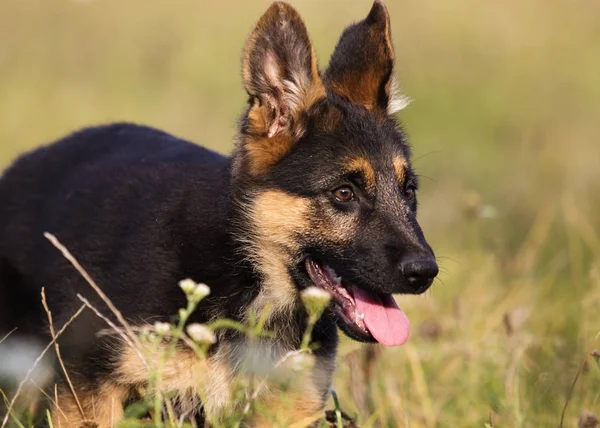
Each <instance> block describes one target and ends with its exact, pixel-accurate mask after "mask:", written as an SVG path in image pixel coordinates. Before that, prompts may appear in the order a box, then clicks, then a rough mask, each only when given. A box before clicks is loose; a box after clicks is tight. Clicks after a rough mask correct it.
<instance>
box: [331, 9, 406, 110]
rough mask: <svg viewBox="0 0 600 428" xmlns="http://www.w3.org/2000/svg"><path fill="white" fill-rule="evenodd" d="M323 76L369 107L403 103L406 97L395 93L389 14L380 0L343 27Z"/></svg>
mask: <svg viewBox="0 0 600 428" xmlns="http://www.w3.org/2000/svg"><path fill="white" fill-rule="evenodd" d="M324 80H325V84H326V85H327V86H328V87H330V88H331V89H332V90H333V91H334V92H336V93H338V94H339V95H342V96H344V97H345V98H347V99H348V100H350V101H351V102H353V103H355V104H359V105H362V106H364V107H366V108H367V110H370V111H374V112H383V113H386V112H387V114H392V113H395V112H396V111H398V110H401V109H402V108H403V107H404V106H405V104H406V99H404V98H402V97H399V96H397V95H396V88H395V76H394V47H393V46H392V34H391V30H390V16H389V14H388V11H387V8H386V7H385V5H384V4H383V2H382V1H381V0H375V3H373V7H372V8H371V11H370V12H369V15H368V16H367V17H366V18H365V19H364V20H363V21H360V22H358V23H356V24H353V25H351V26H350V27H348V28H346V30H344V32H343V33H342V36H341V37H340V40H339V42H338V44H337V46H336V48H335V50H334V52H333V55H332V56H331V61H330V63H329V67H328V68H327V71H326V72H325V77H324Z"/></svg>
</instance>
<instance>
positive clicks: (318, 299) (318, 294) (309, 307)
mask: <svg viewBox="0 0 600 428" xmlns="http://www.w3.org/2000/svg"><path fill="white" fill-rule="evenodd" d="M300 297H301V298H302V303H304V307H305V308H306V311H307V312H308V314H309V315H313V316H317V317H318V316H321V314H322V313H323V311H324V310H325V308H326V307H327V305H328V304H329V301H330V300H331V294H329V293H328V292H327V291H325V290H323V289H322V288H318V287H315V286H311V287H308V288H307V289H305V290H303V291H302V292H301V293H300Z"/></svg>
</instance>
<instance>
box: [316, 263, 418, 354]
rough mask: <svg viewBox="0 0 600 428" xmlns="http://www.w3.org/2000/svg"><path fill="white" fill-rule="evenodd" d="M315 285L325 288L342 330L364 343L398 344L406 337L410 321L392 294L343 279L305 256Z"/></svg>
mask: <svg viewBox="0 0 600 428" xmlns="http://www.w3.org/2000/svg"><path fill="white" fill-rule="evenodd" d="M306 271H307V272H308V275H309V276H310V279H311V280H312V281H313V282H314V284H315V285H316V286H317V287H319V288H322V289H324V290H326V291H328V292H329V293H330V294H331V300H332V302H333V304H334V311H335V313H336V315H337V316H338V319H339V321H340V322H341V323H342V325H343V328H342V330H344V332H345V333H346V334H348V335H349V336H350V337H352V338H354V339H357V340H361V341H363V342H372V341H377V342H379V343H381V344H383V345H385V346H398V345H402V344H404V343H405V342H406V341H407V340H408V336H409V333H410V322H409V321H408V318H407V317H406V315H405V314H404V312H402V310H401V309H400V308H399V307H398V305H397V304H396V301H395V300H394V298H393V296H392V295H391V294H378V293H374V292H371V291H367V290H364V289H362V288H359V287H357V286H355V285H353V284H350V283H348V282H346V281H344V279H343V278H341V277H340V276H339V275H338V274H337V273H336V272H335V271H334V270H333V269H332V268H331V267H329V266H327V265H321V264H319V263H318V262H316V261H314V260H312V259H311V258H310V257H309V258H307V259H306Z"/></svg>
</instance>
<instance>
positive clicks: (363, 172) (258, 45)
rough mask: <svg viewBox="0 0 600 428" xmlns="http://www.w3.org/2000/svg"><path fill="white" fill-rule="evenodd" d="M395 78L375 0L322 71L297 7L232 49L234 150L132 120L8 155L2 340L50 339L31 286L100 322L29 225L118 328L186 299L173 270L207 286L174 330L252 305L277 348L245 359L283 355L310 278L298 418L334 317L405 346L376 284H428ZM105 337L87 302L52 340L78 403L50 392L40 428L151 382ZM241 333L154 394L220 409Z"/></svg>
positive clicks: (169, 372) (93, 415)
mask: <svg viewBox="0 0 600 428" xmlns="http://www.w3.org/2000/svg"><path fill="white" fill-rule="evenodd" d="M392 67H393V50H392V47H391V39H390V30H389V17H388V15H387V11H386V10H385V7H384V6H383V4H381V3H380V2H376V3H375V5H374V6H373V9H372V10H371V12H370V14H369V16H368V17H367V19H365V20H364V21H361V22H360V23H358V24H355V25H353V26H352V27H350V28H349V29H347V30H346V32H345V33H344V35H343V36H342V39H341V40H340V43H339V44H338V47H337V48H336V52H335V53H334V55H333V58H332V60H331V64H330V66H329V68H328V69H327V71H326V72H325V73H324V75H323V76H321V74H320V73H319V71H318V68H317V66H316V60H315V57H314V52H313V51H312V48H311V46H310V41H309V39H308V35H307V34H306V29H305V27H304V25H303V23H302V21H301V20H300V18H299V16H298V15H297V13H296V12H295V11H294V10H293V9H292V8H291V7H290V6H288V5H285V4H282V3H276V4H274V5H273V6H272V7H271V8H270V9H269V10H268V11H267V13H266V14H265V15H264V16H263V18H262V19H261V20H260V21H259V23H258V25H257V27H256V29H255V31H254V32H253V33H252V35H251V36H250V39H249V40H248V43H247V44H246V48H245V51H244V58H243V76H244V83H245V85H246V90H247V92H248V94H249V96H250V102H249V107H248V110H247V111H246V113H245V114H244V116H243V118H242V120H241V127H240V137H239V141H238V144H237V147H236V150H235V152H234V154H233V156H232V157H231V158H229V157H224V156H221V155H219V154H216V153H214V152H211V151H209V150H207V149H204V148H201V147H199V146H196V145H194V144H192V143H188V142H186V141H183V140H180V139H178V138H175V137H173V136H171V135H168V134H165V133H163V132H161V131H158V130H154V129H151V128H146V127H141V126H136V125H131V124H114V125H108V126H103V127H97V128H89V129H86V130H83V131H79V132H77V133H74V134H72V135H70V136H68V137H66V138H65V139H63V140H61V141H59V142H57V143H55V144H52V145H50V146H47V147H44V148H41V149H39V150H37V151H34V152H32V153H29V154H27V155H25V156H23V157H22V158H20V159H19V160H18V161H16V162H15V164H14V165H13V166H12V167H11V168H9V170H7V171H6V172H5V174H4V176H3V177H2V179H1V180H0V201H1V203H2V207H1V208H0V297H1V299H2V300H0V305H1V306H0V333H1V332H2V331H9V330H12V329H13V328H14V327H17V328H18V330H17V332H18V333H20V334H22V335H34V336H37V337H39V338H41V339H43V340H47V339H48V333H47V328H46V327H47V325H46V324H47V322H46V321H45V320H46V314H45V312H44V310H43V308H42V306H41V303H40V298H39V293H40V290H41V288H42V287H45V294H46V296H47V300H48V305H49V307H50V309H51V311H52V314H53V316H54V323H55V324H56V325H57V326H61V325H62V324H64V323H65V322H66V321H67V320H68V319H69V318H70V317H71V316H72V315H73V314H74V312H75V311H76V310H77V308H78V307H79V306H80V305H81V301H80V300H79V299H78V297H77V294H81V295H82V296H84V297H85V298H87V299H88V300H89V301H90V302H91V303H92V305H94V306H95V307H97V308H98V309H99V310H100V312H103V313H105V314H106V315H109V314H110V311H108V309H107V308H106V306H104V304H103V303H102V301H101V300H100V299H99V297H98V296H97V294H96V293H95V292H94V291H93V290H92V289H91V288H90V286H89V285H88V284H87V282H86V281H85V280H84V279H83V278H82V277H81V275H80V274H79V273H78V272H76V271H75V270H74V269H73V267H72V266H71V265H70V264H69V262H68V261H67V260H65V259H64V258H63V257H62V255H61V254H60V253H59V252H58V251H56V250H55V249H54V248H53V247H52V245H51V244H50V243H49V242H48V241H47V240H46V239H45V238H44V236H43V233H44V232H51V233H53V234H55V235H56V236H57V237H58V239H59V240H60V241H61V242H62V243H63V244H64V245H65V246H66V247H67V248H68V249H69V250H70V251H71V252H72V253H73V255H74V256H75V257H76V258H77V259H78V260H79V262H80V263H81V264H82V265H83V266H84V267H85V268H86V269H87V271H88V272H89V273H90V275H91V277H93V278H94V279H95V281H96V282H97V283H98V284H99V285H100V287H101V288H102V289H103V291H104V292H105V293H106V295H107V296H108V297H109V298H110V299H111V300H112V301H113V302H114V303H115V305H116V306H117V307H118V308H119V310H120V311H121V312H122V314H123V316H124V317H125V318H126V319H127V320H128V322H130V323H132V324H133V325H136V326H140V325H144V324H153V323H154V322H155V321H170V320H171V319H172V317H173V316H174V315H176V314H177V311H178V309H179V308H181V307H184V306H185V296H184V294H183V293H182V292H181V291H180V290H179V289H178V287H177V284H178V281H180V280H182V279H184V278H192V279H193V280H195V281H197V282H203V283H206V284H208V285H209V286H210V288H211V294H210V295H209V296H208V297H207V298H206V299H204V300H203V301H202V302H201V303H200V306H199V307H198V308H197V310H196V311H195V312H194V313H193V315H192V317H191V319H190V322H200V323H204V322H208V321H211V320H215V319H219V318H230V319H233V320H236V321H240V322H242V323H243V322H247V321H248V317H249V316H250V314H251V313H252V314H259V315H260V314H262V313H264V312H265V311H268V316H267V318H266V325H265V327H266V329H267V330H270V331H273V332H274V333H275V339H262V341H263V344H264V345H265V346H262V347H259V348H260V349H258V351H257V352H259V353H264V354H265V356H266V359H267V360H268V361H273V362H275V361H278V360H279V359H280V358H281V357H282V356H283V355H285V354H286V353H287V352H289V351H292V350H295V349H298V348H299V346H300V344H301V341H302V335H303V332H304V331H305V329H306V326H307V322H306V313H305V311H304V309H303V306H302V304H301V299H300V292H301V291H302V290H303V289H305V288H307V287H309V286H311V285H316V286H318V287H320V288H324V289H325V290H327V291H328V292H330V293H331V294H332V296H333V299H332V302H333V303H332V305H331V306H330V307H329V309H328V310H327V311H326V312H325V314H324V315H323V316H322V317H321V319H320V320H319V322H318V323H317V325H316V327H315V329H314V330H313V333H312V342H313V343H316V344H318V347H317V348H316V350H315V351H314V352H313V357H314V361H315V364H314V366H313V369H312V375H311V376H309V377H308V378H307V380H306V382H305V383H304V384H303V386H302V387H301V388H300V390H298V391H295V392H294V393H295V394H297V397H298V400H297V401H296V404H295V406H294V410H293V413H292V418H293V419H295V420H302V418H308V419H309V420H310V419H311V418H314V415H315V413H317V412H318V411H319V410H320V409H322V406H323V404H324V400H325V397H326V393H327V390H328V387H329V385H330V381H331V375H332V372H333V360H334V358H335V350H336V346H337V329H336V325H337V326H339V327H340V328H342V330H343V331H344V332H345V333H346V334H348V335H349V336H351V337H353V338H355V339H357V340H361V341H379V342H381V343H384V344H387V345H398V344H401V343H403V342H404V341H405V340H406V337H407V335H408V326H407V325H405V324H407V322H406V319H405V317H404V315H403V314H402V312H401V311H400V310H399V309H398V308H397V307H396V306H395V304H394V303H393V302H392V300H391V293H397V292H401V293H420V292H423V291H425V290H426V289H427V288H428V287H429V285H430V284H431V282H432V280H433V277H435V275H436V274H437V266H436V264H435V260H434V258H433V253H432V252H431V249H430V248H429V246H428V245H427V243H426V242H425V240H424V238H423V235H422V233H421V231H420V229H419V226H418V224H417V223H416V219H415V215H416V213H415V211H416V202H415V196H414V190H415V188H416V181H415V180H416V179H415V177H414V174H413V173H412V170H411V168H410V163H409V162H410V154H409V151H408V147H407V145H406V143H405V141H404V137H403V135H402V133H401V132H400V131H399V129H398V128H397V125H396V123H395V121H394V120H393V119H392V118H391V117H390V116H389V112H390V111H392V110H394V108H395V105H396V103H397V101H398V100H396V99H395V98H394V94H393V87H392V86H393V68H392ZM333 269H335V271H337V272H339V273H340V274H341V276H342V277H343V278H344V282H343V283H342V282H341V281H340V280H337V282H336V278H335V277H336V274H333V273H332V272H333ZM361 313H362V315H361ZM106 328H107V326H106V324H105V321H104V320H102V319H100V318H98V317H97V316H96V315H95V314H93V313H92V312H91V311H85V312H83V313H82V314H81V315H80V316H79V317H78V318H77V319H76V320H75V321H74V322H73V324H72V325H71V326H70V327H69V328H68V329H67V330H66V331H65V333H64V335H63V336H62V338H61V340H60V345H61V354H62V356H63V358H64V360H65V362H66V367H67V372H69V374H70V375H71V377H72V381H73V384H74V387H75V389H76V390H78V391H79V394H78V395H79V399H80V401H82V410H83V414H81V413H82V412H81V410H79V409H78V407H77V405H76V403H75V401H74V399H73V398H72V397H71V395H70V393H69V392H68V389H67V388H66V385H65V383H60V385H61V386H60V388H59V403H58V407H60V409H57V408H56V406H55V408H54V409H53V419H54V420H55V422H57V423H59V424H61V425H62V426H63V427H64V426H79V425H80V424H81V422H82V421H84V420H86V419H92V420H95V421H96V422H97V423H98V424H99V425H100V426H101V427H105V426H110V424H111V423H112V421H114V420H116V419H117V418H118V417H119V416H120V415H121V414H122V404H123V403H125V402H127V401H128V400H129V399H131V398H132V397H133V396H134V395H135V389H136V388H137V387H139V386H140V385H144V383H145V382H146V381H147V379H148V371H147V369H146V368H145V367H144V365H143V364H142V361H141V359H140V358H139V357H138V356H137V355H136V354H135V352H133V351H132V349H131V348H130V347H128V346H127V345H126V344H125V343H123V342H122V341H120V340H117V339H116V338H115V336H108V337H106V336H98V332H99V331H101V330H103V329H106ZM245 340H246V339H245V338H244V336H243V335H241V334H240V333H236V332H231V331H226V332H220V333H219V334H218V342H217V343H216V344H215V345H213V346H212V347H211V348H210V351H209V356H208V359H207V361H206V362H205V363H200V362H199V361H198V360H197V359H196V358H195V356H194V355H193V354H192V353H191V351H186V350H185V349H183V348H181V349H179V350H178V357H177V358H176V359H174V361H173V362H171V363H167V364H173V366H172V367H169V366H168V367H166V369H165V373H166V374H165V379H164V385H165V389H166V390H167V392H173V391H174V392H178V393H179V394H180V395H181V396H182V397H184V396H185V397H188V398H189V399H188V400H187V404H186V406H188V407H190V406H192V407H193V406H195V407H196V410H197V411H199V410H200V409H201V408H202V409H203V410H204V412H205V413H207V414H209V415H210V416H211V417H217V416H218V415H219V412H221V411H222V410H223V409H224V408H225V406H227V405H228V404H229V403H230V401H231V384H232V382H233V381H234V378H235V376H236V374H237V373H238V370H239V367H240V363H241V359H242V358H243V355H242V354H243V352H240V351H239V349H241V348H243V346H245V345H247V343H246V341H245ZM198 385H202V386H201V388H202V392H203V394H202V396H203V398H204V401H203V402H202V403H199V402H198V401H197V397H196V396H197V395H198V394H195V391H196V390H197V388H199V386H198ZM276 397H277V395H266V396H264V397H263V399H264V400H265V401H266V402H267V403H273V402H274V400H275V399H276ZM180 401H181V400H180ZM184 407H185V406H184ZM186 410H190V409H189V408H188V409H186ZM254 423H255V424H256V425H259V424H260V421H259V420H255V421H254ZM55 426H58V425H57V424H56V423H55Z"/></svg>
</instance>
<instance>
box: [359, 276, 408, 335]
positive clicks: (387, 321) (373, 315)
mask: <svg viewBox="0 0 600 428" xmlns="http://www.w3.org/2000/svg"><path fill="white" fill-rule="evenodd" d="M352 294H353V295H354V301H355V303H356V311H357V312H358V313H359V314H361V313H362V314H365V319H364V321H365V325H366V326H367V328H368V329H369V332H370V333H371V334H372V335H373V337H374V338H375V339H376V340H377V341H378V342H379V343H381V344H383V345H385V346H398V345H402V344H404V343H405V342H406V341H407V340H408V335H409V333H410V322H409V321H408V318H407V317H406V315H405V314H404V312H402V309H400V308H399V307H398V305H397V304H396V301H395V300H394V298H393V297H392V295H391V294H390V295H388V296H385V297H383V298H381V297H379V296H377V295H375V294H372V293H369V292H368V291H365V290H362V289H360V288H358V287H352Z"/></svg>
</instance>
